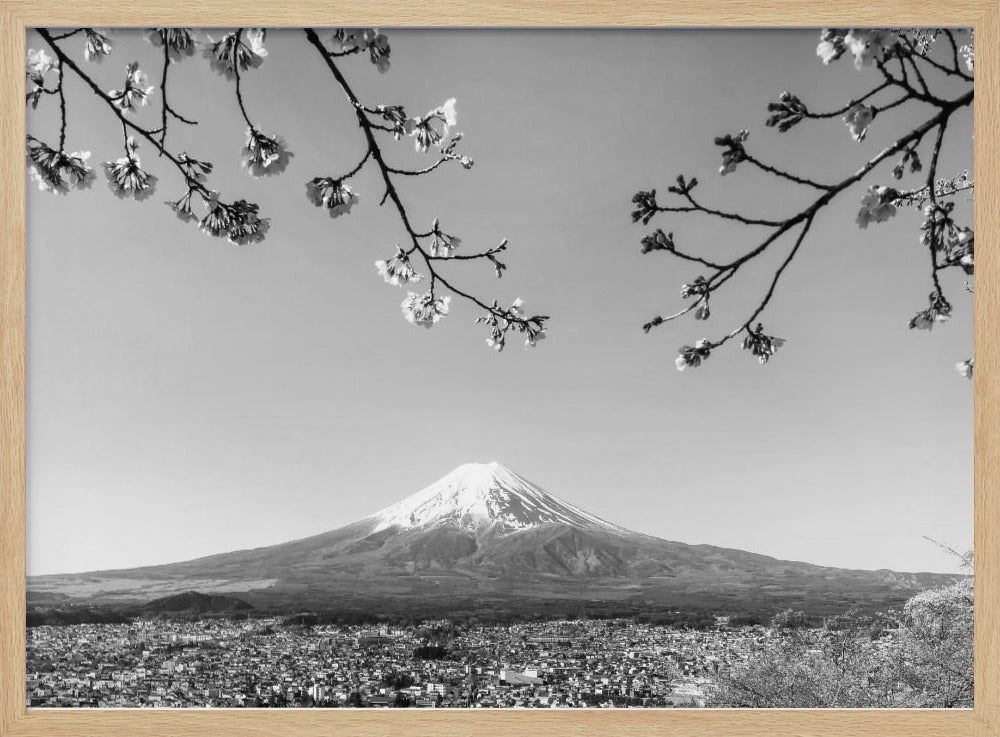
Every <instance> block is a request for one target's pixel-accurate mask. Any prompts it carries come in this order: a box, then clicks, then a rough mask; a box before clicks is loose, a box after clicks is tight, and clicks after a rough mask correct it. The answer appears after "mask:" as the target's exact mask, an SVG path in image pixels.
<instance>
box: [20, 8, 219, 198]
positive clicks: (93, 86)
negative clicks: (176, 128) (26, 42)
mask: <svg viewBox="0 0 1000 737" xmlns="http://www.w3.org/2000/svg"><path fill="white" fill-rule="evenodd" d="M37 30H38V34H39V35H40V36H41V37H42V38H43V39H44V40H45V42H46V43H47V44H48V45H49V48H51V49H52V51H54V52H55V54H56V56H57V57H58V58H59V61H60V63H61V64H65V65H66V66H68V67H69V68H70V69H72V70H73V72H74V73H75V74H76V76H77V77H79V78H80V80H81V81H82V82H83V83H84V84H86V85H87V86H88V87H89V88H90V90H91V91H92V92H93V93H94V94H95V95H97V97H99V98H100V99H101V100H103V101H104V102H105V103H106V104H107V106H108V107H109V108H110V109H111V112H112V113H114V115H115V117H116V118H118V120H119V122H120V123H121V124H122V126H124V127H127V128H129V129H131V130H133V131H135V132H136V133H138V134H139V135H140V136H142V137H143V138H145V139H146V140H147V141H149V143H150V144H152V145H153V147H155V148H156V150H157V151H159V152H160V154H161V155H163V156H165V157H166V158H167V159H168V160H169V161H170V162H171V163H172V164H173V165H174V166H175V167H176V168H177V170H178V171H179V172H180V173H181V176H183V177H184V179H185V180H186V181H188V183H189V184H193V185H194V186H195V188H196V189H198V190H199V192H201V193H202V194H204V195H205V196H208V194H209V192H208V189H207V188H206V187H205V186H204V185H202V184H201V183H200V182H197V181H195V182H190V177H189V176H188V174H187V173H186V172H185V168H184V166H183V165H182V163H181V161H180V159H178V157H177V156H175V155H174V154H172V153H171V152H170V151H169V150H168V149H167V148H166V147H165V146H164V145H163V144H161V143H160V142H159V141H158V140H157V139H156V136H155V135H154V131H150V130H149V129H147V128H144V127H142V126H141V125H139V124H137V123H135V122H134V121H132V120H130V119H129V118H127V117H126V116H125V114H124V113H123V112H122V111H121V110H119V109H118V107H117V106H116V105H115V101H114V99H113V98H112V97H111V96H110V95H108V94H107V93H106V92H105V91H104V90H103V89H101V88H100V87H99V86H98V84H97V83H96V82H95V81H94V80H93V79H92V78H91V77H90V76H89V75H88V74H87V73H86V72H84V71H83V70H82V69H81V68H80V67H79V66H78V65H77V64H76V62H74V61H73V60H72V59H71V58H70V57H69V56H68V55H67V54H66V53H65V52H64V51H63V49H62V47H60V46H59V45H58V44H57V43H56V40H55V38H54V37H53V36H52V34H50V33H49V31H48V30H47V29H45V28H39V29H37Z"/></svg>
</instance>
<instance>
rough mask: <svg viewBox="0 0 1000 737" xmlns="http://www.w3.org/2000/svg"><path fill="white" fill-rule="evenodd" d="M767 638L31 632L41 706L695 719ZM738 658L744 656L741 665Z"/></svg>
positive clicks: (30, 673)
mask: <svg viewBox="0 0 1000 737" xmlns="http://www.w3.org/2000/svg"><path fill="white" fill-rule="evenodd" d="M767 636H768V633H767V631H766V630H765V629H764V628H761V627H740V628H729V627H727V626H726V623H725V620H724V619H721V618H720V621H719V622H718V624H717V626H716V627H714V628H711V629H708V630H704V631H699V630H677V629H673V628H671V627H668V626H662V625H653V624H642V623H636V622H633V621H631V620H621V619H620V620H582V621H558V622H537V623H520V624H511V625H493V626H462V627H454V626H452V625H451V624H450V623H449V622H447V621H427V622H423V623H421V624H419V625H417V626H385V625H383V626H370V625H369V626H347V625H301V624H289V623H287V620H281V619H277V618H274V619H244V620H235V619H203V620H200V621H190V622H184V621H171V620H148V621H147V620H140V621H135V622H132V623H130V624H76V625H67V626H38V627H31V628H29V629H28V637H27V656H28V659H27V705H28V706H31V707H98V708H106V707H224V708H234V707H355V708H359V707H363V708H400V707H416V708H442V707H444V708H572V707H606V708H613V707H672V706H677V707H695V706H703V705H704V704H705V700H706V696H708V695H709V694H710V693H711V690H712V688H713V683H714V681H715V676H716V675H717V674H718V672H719V669H720V667H725V666H726V665H728V663H727V661H731V659H732V658H733V657H734V653H741V652H748V651H749V650H750V648H749V647H748V646H750V645H752V644H753V641H754V640H759V639H760V638H762V637H767ZM737 657H738V656H737Z"/></svg>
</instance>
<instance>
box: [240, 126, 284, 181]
mask: <svg viewBox="0 0 1000 737" xmlns="http://www.w3.org/2000/svg"><path fill="white" fill-rule="evenodd" d="M292 156H293V154H292V152H291V151H289V150H288V146H287V145H286V144H285V141H284V139H283V138H281V136H269V135H267V134H265V133H261V132H260V131H259V130H257V129H255V128H253V127H251V126H247V129H246V140H245V141H244V143H243V166H244V168H246V170H247V171H249V172H250V175H251V176H254V177H257V178H260V177H267V176H273V175H275V174H280V173H281V172H283V171H284V170H285V168H286V167H287V166H288V160H289V159H290V158H291V157H292Z"/></svg>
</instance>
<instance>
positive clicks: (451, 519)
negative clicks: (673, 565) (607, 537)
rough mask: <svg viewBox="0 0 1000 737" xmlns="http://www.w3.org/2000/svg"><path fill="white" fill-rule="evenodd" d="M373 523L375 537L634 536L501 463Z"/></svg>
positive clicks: (454, 477)
mask: <svg viewBox="0 0 1000 737" xmlns="http://www.w3.org/2000/svg"><path fill="white" fill-rule="evenodd" d="M368 519H369V521H371V522H373V523H374V527H373V529H372V532H373V533H374V532H379V531H381V530H386V529H389V528H392V527H396V528H401V529H414V528H431V527H437V526H441V525H448V526H452V527H458V528H460V529H464V530H477V531H478V530H482V529H484V528H492V529H493V530H494V531H496V532H500V533H501V534H504V533H509V532H515V531H517V530H523V529H526V528H529V527H536V526H538V525H541V524H544V523H549V522H554V523H562V524H567V525H573V526H575V527H582V528H584V529H593V530H602V531H605V532H613V533H618V534H633V533H630V532H629V531H628V530H626V529H625V528H623V527H619V526H618V525H614V524H611V523H610V522H607V521H605V520H603V519H601V518H600V517H595V516H594V515H592V514H590V513H589V512H586V511H584V510H582V509H580V508H579V507H576V506H574V505H572V504H570V503H569V502H565V501H563V500H561V499H558V498H556V497H555V496H553V495H552V494H549V493H548V492H547V491H545V490H544V489H542V488H541V487H539V486H536V485H535V484H533V483H531V482H530V481H528V480H527V479H525V478H524V477H523V476H519V475H518V474H516V473H514V472H513V471H511V470H510V469H509V468H507V467H506V466H504V465H502V464H500V463H497V462H496V461H493V462H491V463H465V464H463V465H461V466H459V467H458V468H456V469H455V470H454V471H452V472H451V473H449V474H448V475H446V476H444V477H443V478H441V479H440V480H438V481H436V482H434V483H433V484H431V485H430V486H428V487H426V488H424V489H421V490H420V491H418V492H417V493H416V494H413V495H412V496H409V497H407V498H406V499H403V500H402V501H400V502H397V503H396V504H393V505H391V506H388V507H386V508H385V509H383V510H381V511H380V512H377V513H376V514H374V515H372V516H371V517H369V518H368Z"/></svg>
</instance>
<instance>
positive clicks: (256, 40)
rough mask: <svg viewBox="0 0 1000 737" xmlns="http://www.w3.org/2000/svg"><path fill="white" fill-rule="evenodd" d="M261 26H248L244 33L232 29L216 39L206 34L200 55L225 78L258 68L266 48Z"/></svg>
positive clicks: (231, 77)
mask: <svg viewBox="0 0 1000 737" xmlns="http://www.w3.org/2000/svg"><path fill="white" fill-rule="evenodd" d="M266 35H267V32H266V31H265V30H264V29H263V28H250V29H248V30H247V31H246V32H245V33H244V32H241V31H233V32H232V33H227V34H226V35H224V36H223V37H222V38H220V39H219V40H218V41H216V40H215V39H213V38H212V37H211V36H208V42H207V44H206V45H205V47H204V49H203V50H202V55H203V56H204V57H205V58H206V59H208V61H209V63H210V65H211V67H212V69H213V71H215V72H216V73H218V74H221V75H222V76H224V77H225V78H226V79H230V80H232V79H235V78H236V75H237V72H245V71H248V70H250V69H258V68H259V67H260V65H261V64H263V63H264V57H266V56H267V49H266V48H264V39H265V37H266Z"/></svg>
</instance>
